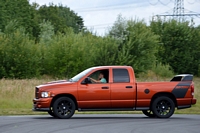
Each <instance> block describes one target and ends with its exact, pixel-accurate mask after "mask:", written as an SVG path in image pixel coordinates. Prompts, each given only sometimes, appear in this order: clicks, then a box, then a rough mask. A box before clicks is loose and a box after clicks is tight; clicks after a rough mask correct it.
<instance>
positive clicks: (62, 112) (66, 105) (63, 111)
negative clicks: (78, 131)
mask: <svg viewBox="0 0 200 133" xmlns="http://www.w3.org/2000/svg"><path fill="white" fill-rule="evenodd" d="M53 112H54V115H55V116H56V117H58V118H61V119H69V118H71V117H72V116H73V115H74V112H75V103H74V101H73V100H72V99H71V98H68V97H60V98H58V99H57V100H56V101H55V102H54V104H53Z"/></svg>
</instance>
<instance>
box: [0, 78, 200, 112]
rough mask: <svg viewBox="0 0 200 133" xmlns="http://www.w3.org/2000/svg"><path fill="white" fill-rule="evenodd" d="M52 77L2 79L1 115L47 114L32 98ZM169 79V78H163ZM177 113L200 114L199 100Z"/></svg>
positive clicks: (198, 83)
mask: <svg viewBox="0 0 200 133" xmlns="http://www.w3.org/2000/svg"><path fill="white" fill-rule="evenodd" d="M51 80H52V79H47V78H45V79H26V80H8V79H1V80H0V115H32V114H46V113H45V112H33V111H32V110H31V109H32V99H33V98H34V91H35V89H34V88H35V86H37V85H39V84H42V83H45V82H48V81H51ZM158 80H161V78H158V77H155V78H151V77H147V78H139V80H138V81H158ZM162 80H164V81H168V80H169V79H167V78H163V79H162ZM194 82H195V98H197V99H200V78H194ZM76 113H79V114H88V113H89V114H98V113H101V114H109V113H112V114H117V113H126V114H134V113H141V112H138V111H121V112H120V111H116V112H113V111H112V112H106V111H105V112H76ZM175 113H177V114H200V103H199V102H197V104H196V105H194V106H193V107H192V108H189V109H183V110H176V111H175Z"/></svg>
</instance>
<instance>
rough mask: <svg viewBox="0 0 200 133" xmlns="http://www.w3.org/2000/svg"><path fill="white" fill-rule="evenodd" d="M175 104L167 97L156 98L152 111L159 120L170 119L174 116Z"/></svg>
mask: <svg viewBox="0 0 200 133" xmlns="http://www.w3.org/2000/svg"><path fill="white" fill-rule="evenodd" d="M174 110H175V104H174V102H173V100H172V99H170V98H169V97H166V96H161V97H158V98H156V99H155V100H154V101H153V104H152V111H153V114H155V116H157V117H158V118H169V117H171V116H172V115H173V114H174Z"/></svg>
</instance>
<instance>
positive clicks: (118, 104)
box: [111, 68, 136, 108]
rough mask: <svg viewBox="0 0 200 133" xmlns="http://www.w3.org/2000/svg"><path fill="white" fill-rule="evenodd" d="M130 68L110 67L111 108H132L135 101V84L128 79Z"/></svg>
mask: <svg viewBox="0 0 200 133" xmlns="http://www.w3.org/2000/svg"><path fill="white" fill-rule="evenodd" d="M129 71H130V70H128V69H126V68H113V69H112V76H113V79H112V83H111V106H112V108H134V107H135V101H136V85H135V83H133V81H132V80H131V79H130V75H129V73H130V72H129Z"/></svg>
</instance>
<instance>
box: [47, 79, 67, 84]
mask: <svg viewBox="0 0 200 133" xmlns="http://www.w3.org/2000/svg"><path fill="white" fill-rule="evenodd" d="M63 82H67V80H57V81H50V82H47V83H45V84H55V83H63Z"/></svg>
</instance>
